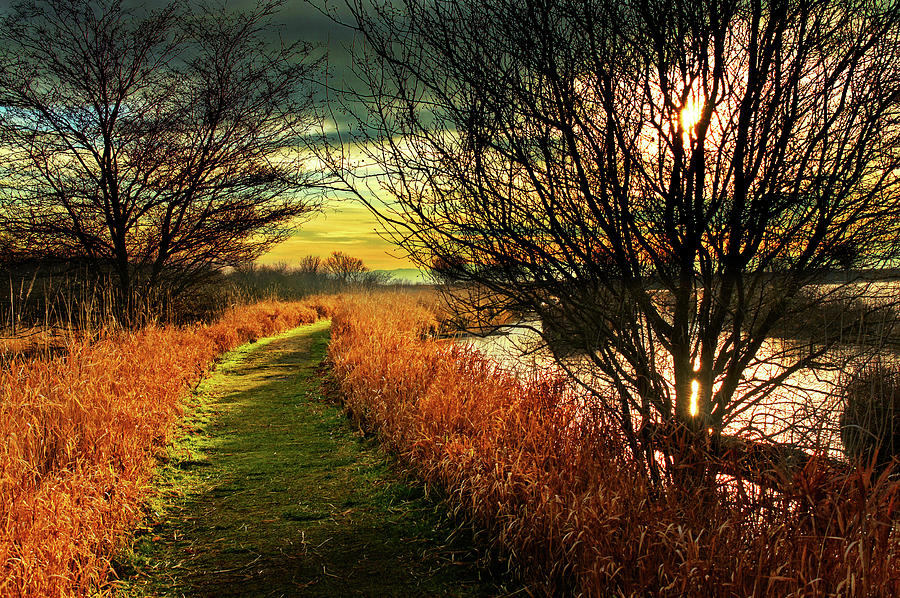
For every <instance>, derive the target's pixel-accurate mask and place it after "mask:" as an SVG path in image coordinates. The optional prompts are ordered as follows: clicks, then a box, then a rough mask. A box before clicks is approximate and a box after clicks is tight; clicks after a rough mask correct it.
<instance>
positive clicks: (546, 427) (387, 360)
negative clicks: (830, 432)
mask: <svg viewBox="0 0 900 598" xmlns="http://www.w3.org/2000/svg"><path fill="white" fill-rule="evenodd" d="M332 328H333V333H332V336H333V340H332V343H331V345H330V348H329V356H330V359H331V361H332V364H333V367H334V371H335V376H336V378H337V380H338V382H339V385H340V389H341V393H342V395H343V397H344V401H345V402H346V405H347V408H348V410H349V411H350V412H351V413H352V414H353V416H354V418H356V421H358V422H359V425H360V426H361V427H363V428H364V429H367V430H370V431H371V432H372V433H374V434H376V435H377V436H378V437H379V438H380V439H381V441H382V442H383V443H384V445H385V446H387V447H389V448H390V450H392V451H394V452H395V453H396V454H397V455H398V456H399V457H400V458H401V459H402V460H404V461H405V462H406V463H407V464H408V465H409V466H410V468H411V469H413V470H415V471H416V472H417V473H418V475H419V476H420V477H421V478H422V479H424V480H426V481H427V482H428V483H429V484H435V485H438V486H440V487H442V488H444V489H445V491H446V492H447V493H449V494H450V496H451V497H452V498H451V500H452V503H453V504H454V505H456V509H457V511H458V513H459V514H460V515H462V516H464V517H467V518H469V519H470V520H472V521H473V522H475V524H476V525H478V526H480V527H482V529H484V530H485V531H486V536H487V537H488V538H490V539H491V541H492V543H493V545H494V547H495V549H496V551H497V552H498V554H500V555H501V556H502V557H503V558H506V559H507V560H508V562H509V566H510V569H512V570H513V571H514V572H515V573H516V574H518V575H519V576H521V577H522V578H524V579H526V580H529V581H530V582H531V583H532V584H534V587H536V588H539V591H541V592H543V593H546V594H547V595H569V594H581V595H587V596H611V595H625V596H643V595H653V596H770V595H778V596H831V595H866V596H893V595H896V594H897V593H898V592H900V543H898V537H897V535H896V533H895V532H894V531H893V529H894V527H893V519H894V517H895V511H896V504H900V503H898V498H900V492H898V485H897V484H896V483H895V482H893V481H891V480H889V479H888V478H887V477H885V476H882V477H878V476H876V475H874V474H873V473H872V472H871V471H852V472H850V473H848V474H846V475H841V476H836V475H832V474H828V473H826V470H825V469H824V468H821V467H819V466H817V461H816V460H815V459H812V460H811V461H810V462H809V464H808V465H807V467H806V468H805V469H804V470H803V471H800V472H798V473H797V474H796V475H795V476H794V478H793V479H785V480H784V485H783V487H782V488H779V489H768V490H761V489H759V488H755V487H753V485H752V484H746V483H740V482H739V481H736V480H732V483H730V484H727V485H723V486H722V487H721V488H719V489H718V490H717V491H716V492H714V493H706V492H705V493H703V494H696V495H695V494H691V493H689V492H683V491H679V489H678V488H666V489H663V491H661V492H660V491H658V490H654V489H651V488H650V487H649V486H648V484H646V483H645V480H643V479H642V478H641V477H640V476H639V475H637V474H636V473H635V472H636V468H635V467H633V466H632V462H631V458H630V456H629V454H628V451H627V450H626V449H625V448H624V447H625V444H624V441H623V440H622V439H621V438H619V437H617V435H616V433H615V429H616V428H615V426H613V425H611V424H610V422H609V421H607V420H606V419H605V418H604V415H603V414H602V413H600V412H596V411H594V410H592V409H590V408H589V407H588V405H590V403H589V402H583V401H584V397H579V396H577V395H576V394H573V391H572V390H571V389H569V388H568V387H567V385H566V384H564V382H563V381H562V379H561V378H559V377H558V376H557V375H554V374H546V375H543V376H535V377H534V378H532V379H530V380H519V379H516V378H514V377H513V376H511V375H509V374H508V373H506V372H504V371H503V370H502V369H500V368H499V367H498V366H496V365H495V364H492V363H491V362H490V361H489V360H487V359H485V358H484V357H482V356H480V355H479V354H477V353H475V352H473V351H470V350H466V349H463V348H460V347H457V346H454V345H452V344H448V343H441V342H437V341H434V340H429V338H428V336H429V331H430V330H434V329H435V328H436V325H435V322H434V315H433V314H432V313H431V312H430V311H429V310H428V309H426V307H425V306H424V305H422V304H419V303H417V302H415V301H412V300H410V299H408V298H404V297H401V296H396V295H382V296H372V297H369V298H365V299H361V298H357V299H356V300H354V301H348V302H346V303H345V304H343V306H342V307H341V308H340V309H339V310H338V312H337V313H336V315H335V316H334V318H333V325H332Z"/></svg>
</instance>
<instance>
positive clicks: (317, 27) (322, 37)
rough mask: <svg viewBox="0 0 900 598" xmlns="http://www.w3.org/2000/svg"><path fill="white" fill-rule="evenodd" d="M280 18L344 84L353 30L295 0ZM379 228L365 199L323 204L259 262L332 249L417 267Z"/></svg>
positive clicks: (372, 261)
mask: <svg viewBox="0 0 900 598" xmlns="http://www.w3.org/2000/svg"><path fill="white" fill-rule="evenodd" d="M326 1H327V2H328V4H330V5H332V6H333V7H336V8H337V7H339V6H340V5H341V4H342V2H334V1H333V0H321V2H326ZM254 4H255V0H230V1H228V2H227V4H226V5H227V6H228V7H231V8H235V9H240V8H249V7H252V6H253V5H254ZM276 22H277V23H279V24H280V25H281V35H282V37H283V38H284V39H285V40H286V41H295V40H298V39H300V40H305V41H309V42H313V43H317V44H322V45H324V46H325V47H326V48H327V50H328V66H329V71H330V72H329V77H330V83H331V85H332V86H336V87H340V86H341V85H342V83H343V82H344V81H345V80H346V79H347V78H348V77H349V72H348V67H347V65H348V63H349V53H348V51H347V47H348V46H349V45H350V44H352V43H353V40H354V37H353V33H352V31H350V30H349V29H347V28H345V27H342V26H341V25H338V24H336V23H334V22H333V21H332V20H331V19H329V18H327V17H325V16H324V15H322V14H321V13H320V12H318V11H317V10H316V9H315V8H313V7H312V6H310V5H308V4H307V3H306V2H299V1H296V0H292V1H289V2H286V3H285V6H284V7H283V8H282V10H281V11H280V12H279V14H278V15H277V17H276ZM380 230H381V228H380V226H379V224H378V221H377V219H376V218H375V216H374V215H372V213H371V212H369V210H368V209H367V208H366V207H365V206H363V205H362V204H361V203H358V202H354V201H352V200H344V201H334V200H332V201H329V202H326V203H325V204H324V206H323V210H322V211H321V212H320V213H317V214H314V215H313V216H312V218H311V219H309V220H307V221H305V222H303V223H302V224H301V225H300V227H299V229H298V230H297V231H296V232H295V233H294V234H293V235H292V236H291V237H290V238H289V239H288V240H286V241H285V242H284V243H282V244H280V245H278V246H277V247H275V248H274V249H273V250H271V251H270V252H269V253H268V254H266V255H265V256H263V257H262V258H261V259H260V262H261V263H264V264H273V263H279V262H284V263H287V264H289V265H290V264H291V263H294V262H297V261H298V260H300V258H302V257H303V256H306V255H319V256H322V257H325V256H327V255H328V254H330V253H331V252H332V251H343V252H344V253H347V254H349V255H352V256H355V257H358V258H360V259H362V260H363V262H365V264H366V265H367V266H369V268H371V269H373V270H393V269H396V268H411V267H413V264H412V263H411V262H410V261H409V260H408V259H406V258H405V256H404V254H403V252H402V250H400V249H399V248H397V247H395V246H394V245H392V244H391V243H389V242H388V241H387V240H385V239H384V238H382V237H381V236H379V234H378V231H380Z"/></svg>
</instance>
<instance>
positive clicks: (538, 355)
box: [457, 322, 866, 458]
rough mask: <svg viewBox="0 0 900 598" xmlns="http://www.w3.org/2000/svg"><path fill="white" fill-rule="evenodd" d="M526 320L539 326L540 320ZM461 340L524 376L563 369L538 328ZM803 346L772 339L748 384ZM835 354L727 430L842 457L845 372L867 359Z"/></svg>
mask: <svg viewBox="0 0 900 598" xmlns="http://www.w3.org/2000/svg"><path fill="white" fill-rule="evenodd" d="M523 324H525V325H527V326H532V327H535V328H537V327H538V326H539V324H538V323H535V322H528V323H523ZM457 342H459V343H460V344H463V345H465V346H469V347H472V348H474V349H477V350H478V351H480V352H481V353H483V354H484V355H486V356H487V357H489V358H490V359H492V360H493V361H495V362H497V363H499V364H500V365H501V366H502V367H504V368H505V369H508V370H510V371H513V372H515V373H516V374H517V375H520V376H525V375H528V374H533V373H535V372H538V371H541V370H546V369H558V368H557V366H555V362H554V360H553V358H552V356H551V354H550V352H549V350H548V349H547V348H546V347H543V345H542V343H541V341H540V338H539V336H538V334H537V332H536V331H534V330H529V329H527V328H520V327H508V328H504V329H501V330H500V331H498V333H496V334H492V335H489V336H486V337H465V338H461V339H459V340H458V341H457ZM798 346H800V344H799V343H798V342H797V341H792V340H783V339H771V340H769V341H767V342H766V343H765V344H764V345H763V347H762V348H761V350H760V352H759V354H758V363H757V364H755V365H754V366H753V367H751V368H748V369H747V370H746V371H745V372H744V387H745V389H746V388H747V387H749V386H752V385H753V383H754V381H757V380H767V379H771V378H772V377H773V376H775V375H778V374H779V373H780V372H782V371H783V369H784V358H783V355H784V353H785V351H786V350H788V351H790V350H798V349H797V347H798ZM829 357H830V358H831V359H829V360H828V361H829V362H830V363H829V364H823V365H822V367H819V368H812V369H806V370H800V371H798V372H795V373H794V374H792V375H791V376H789V377H788V378H786V379H785V380H784V382H783V383H782V384H781V385H779V386H778V387H777V388H776V389H775V390H774V391H773V392H772V393H771V394H769V395H768V396H767V397H765V398H763V399H760V400H758V401H756V402H754V403H753V404H752V405H748V406H747V407H746V408H745V410H743V411H742V412H741V413H740V414H738V415H737V416H736V417H735V418H734V420H733V421H731V423H729V424H728V425H727V426H726V428H725V432H726V433H728V434H735V435H740V436H742V437H746V438H755V439H758V440H762V439H767V440H771V441H775V442H782V443H788V444H791V445H793V446H796V447H798V448H802V449H805V450H814V449H817V448H819V447H827V449H828V453H829V454H830V455H831V456H833V457H835V458H840V457H842V456H843V449H842V445H841V442H840V435H839V418H840V414H841V411H842V406H841V400H840V397H839V396H838V393H837V390H838V388H839V384H840V382H841V379H842V377H843V375H844V372H848V371H852V370H853V369H855V368H856V367H858V366H859V365H860V364H861V363H862V362H863V361H865V359H866V358H864V357H861V356H858V355H855V352H854V351H853V350H852V348H848V349H837V350H836V351H834V352H833V354H832V355H830V356H829ZM585 361H586V359H585Z"/></svg>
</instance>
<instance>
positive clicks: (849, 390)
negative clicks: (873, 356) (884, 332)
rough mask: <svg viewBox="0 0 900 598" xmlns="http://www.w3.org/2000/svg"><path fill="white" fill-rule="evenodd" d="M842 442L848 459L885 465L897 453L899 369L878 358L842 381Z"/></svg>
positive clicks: (899, 443) (899, 439)
mask: <svg viewBox="0 0 900 598" xmlns="http://www.w3.org/2000/svg"><path fill="white" fill-rule="evenodd" d="M842 393H843V397H842V399H843V403H844V412H843V414H842V415H841V421H840V425H841V442H842V443H843V444H844V450H845V452H846V454H847V456H848V457H849V458H850V459H862V460H864V461H873V460H874V462H875V464H876V465H877V466H878V467H884V466H886V465H887V464H889V463H890V462H891V460H892V459H893V458H894V456H900V371H898V370H896V369H895V368H892V367H890V366H889V365H888V364H886V363H884V362H882V361H877V362H875V363H873V364H871V365H869V366H867V367H864V368H861V369H860V370H858V371H856V372H854V373H853V374H851V375H850V376H849V377H848V379H847V380H846V381H845V383H844V384H843V391H842Z"/></svg>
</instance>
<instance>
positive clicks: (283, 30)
mask: <svg viewBox="0 0 900 598" xmlns="http://www.w3.org/2000/svg"><path fill="white" fill-rule="evenodd" d="M170 1H171V0H134V2H129V4H136V5H142V6H145V7H147V8H149V9H155V8H160V7H162V6H165V5H167V4H169V3H170ZM315 1H316V2H317V3H318V4H319V5H329V7H330V9H331V10H334V11H337V12H338V14H340V13H341V12H343V13H346V8H345V9H344V10H343V11H341V10H340V8H341V6H342V5H343V0H315ZM11 4H12V2H10V0H0V14H2V13H6V12H8V11H9V9H10V6H11ZM210 4H211V6H213V7H216V6H219V5H224V6H225V8H226V9H229V10H251V9H253V8H254V7H255V6H256V4H257V0H210ZM273 24H275V25H276V26H277V27H278V29H279V33H280V35H281V38H282V39H283V40H284V41H285V42H287V43H292V42H294V41H298V40H300V41H307V42H311V43H314V44H318V45H321V46H323V47H325V48H326V49H327V52H328V70H329V83H330V85H331V86H332V87H341V86H343V84H344V83H345V82H346V81H347V80H348V79H349V69H348V64H349V60H350V58H349V52H348V50H347V47H348V46H349V45H350V44H352V43H353V41H354V35H353V32H352V31H351V30H350V29H348V28H347V27H343V26H341V25H339V24H337V23H335V22H334V21H332V20H331V19H329V18H328V17H326V16H325V15H323V14H322V13H321V12H319V11H318V10H317V9H316V8H314V7H313V6H311V5H310V4H309V3H307V2H304V1H302V0H285V1H284V5H283V6H282V7H281V9H280V10H279V12H278V13H277V14H276V15H275V16H274V17H273ZM378 230H380V227H379V225H378V221H377V219H376V218H375V216H374V215H372V214H371V212H369V210H368V209H367V208H365V206H363V205H362V204H361V203H358V202H355V201H352V200H349V199H348V200H343V201H335V200H328V201H326V202H323V207H322V210H321V211H320V212H317V213H315V214H313V215H312V216H311V217H310V218H307V219H304V220H303V221H302V222H300V223H299V228H298V229H297V230H296V231H295V232H294V233H293V234H292V235H291V236H290V237H289V238H288V239H287V240H286V241H285V242H283V243H281V244H280V245H278V246H276V247H275V248H274V249H272V250H271V251H270V252H269V253H267V254H266V255H264V256H262V258H260V260H259V261H260V263H263V264H274V263H281V262H283V263H286V264H288V265H290V264H293V263H296V262H298V261H299V260H300V259H301V258H303V257H304V256H307V255H319V256H322V257H325V256H327V255H328V254H330V253H331V252H332V251H342V252H344V253H347V254H349V255H352V256H354V257H358V258H360V259H362V260H363V262H364V263H365V264H366V265H367V266H368V267H369V268H370V269H372V270H393V269H397V268H411V267H414V266H413V264H412V263H411V262H410V261H409V260H408V259H406V258H405V257H404V254H403V252H402V251H401V250H400V249H398V248H397V247H395V246H394V245H392V244H391V243H389V242H388V241H387V240H385V239H384V238H382V237H381V236H379V234H378V233H377V231H378Z"/></svg>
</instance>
